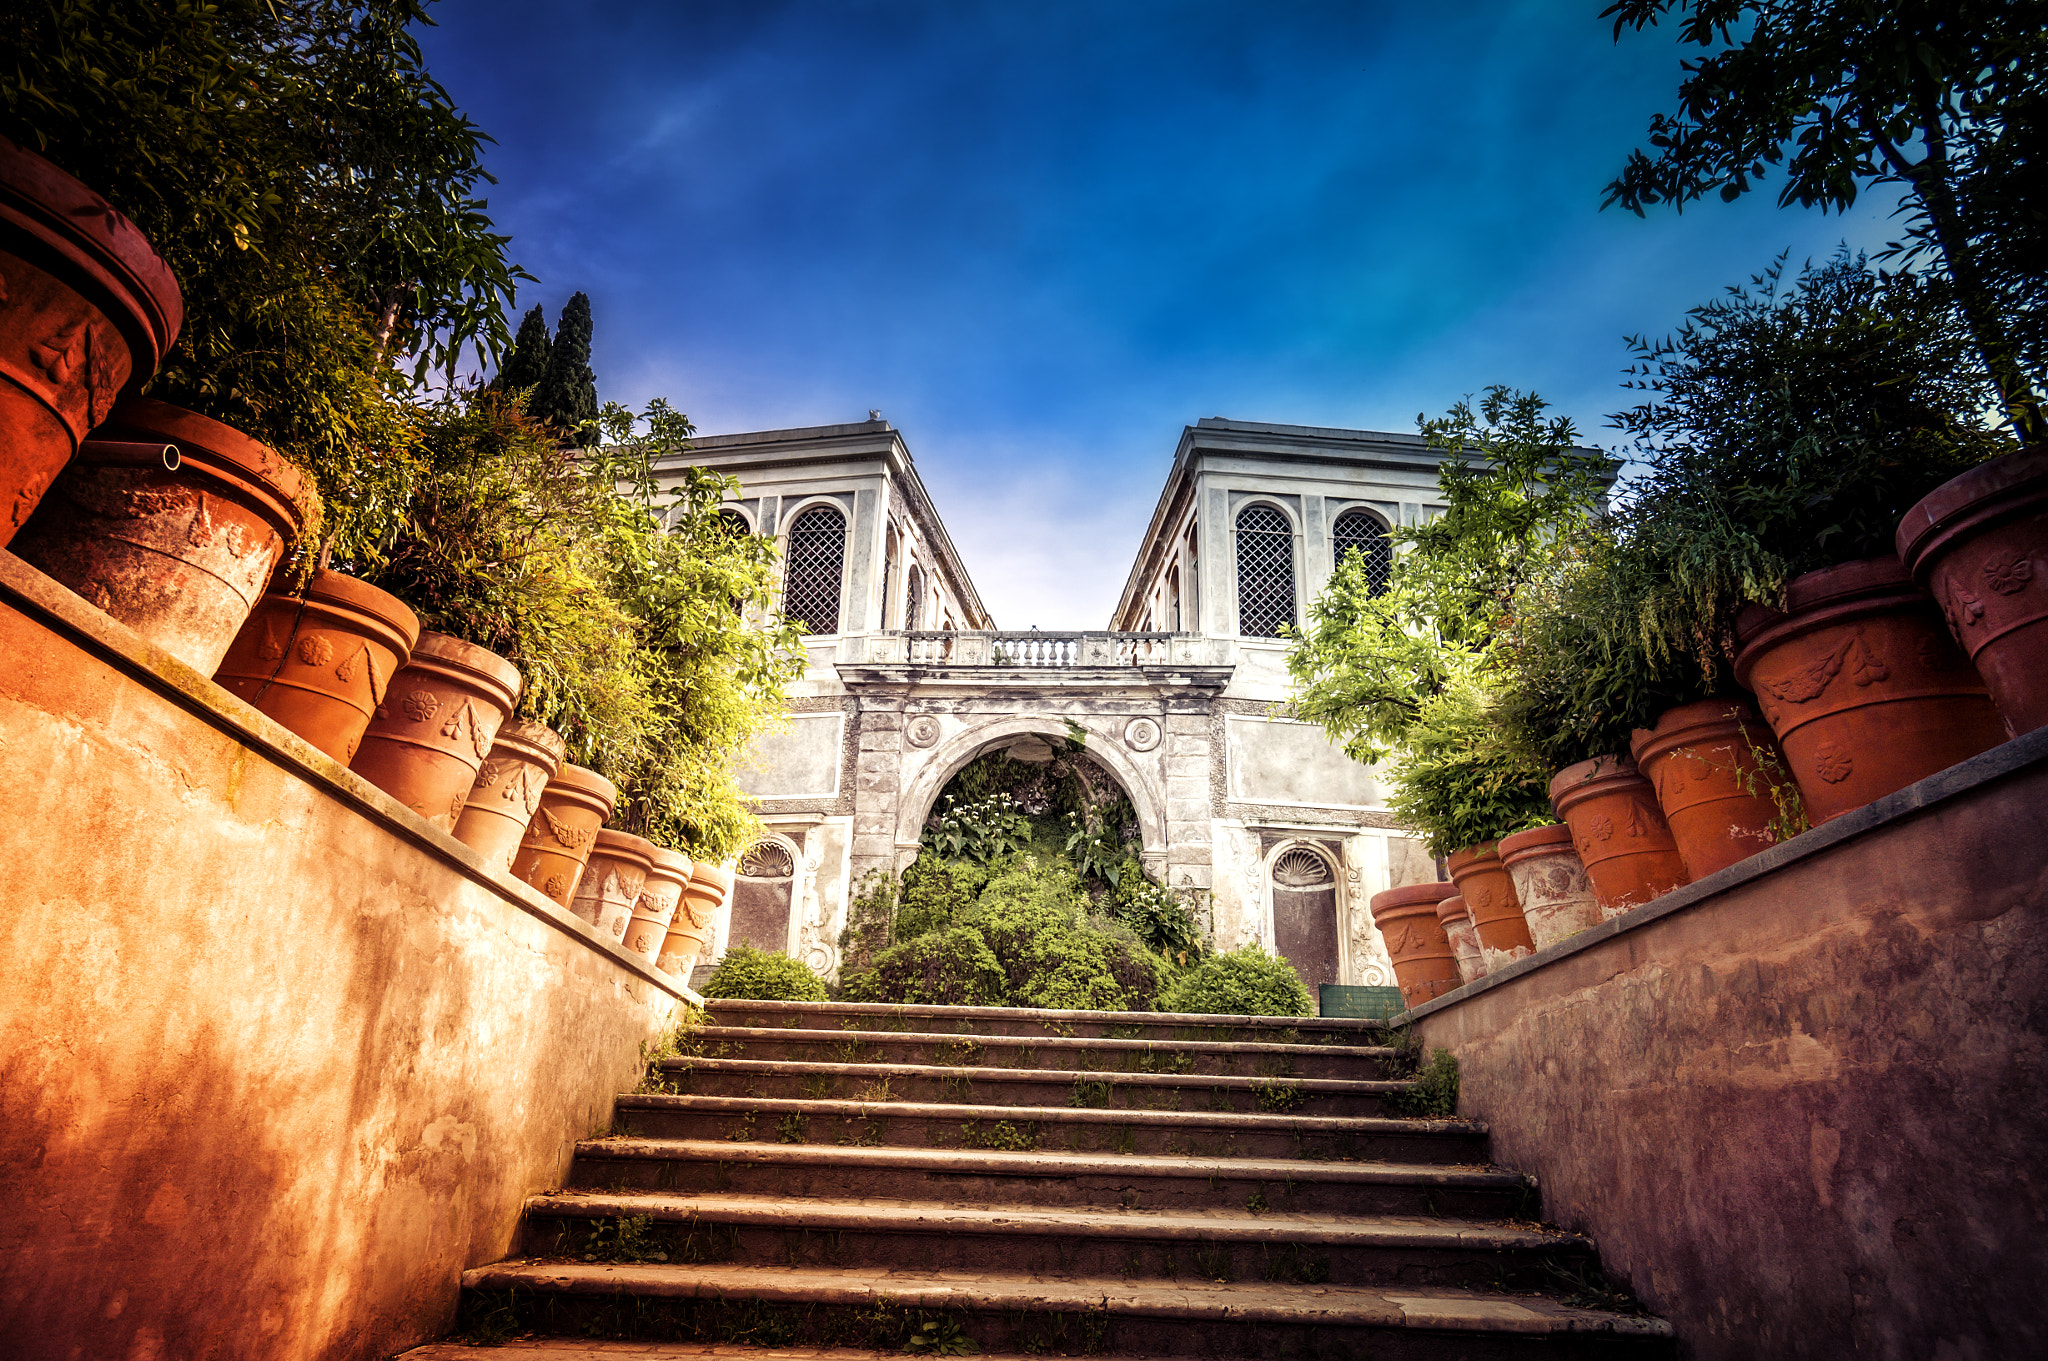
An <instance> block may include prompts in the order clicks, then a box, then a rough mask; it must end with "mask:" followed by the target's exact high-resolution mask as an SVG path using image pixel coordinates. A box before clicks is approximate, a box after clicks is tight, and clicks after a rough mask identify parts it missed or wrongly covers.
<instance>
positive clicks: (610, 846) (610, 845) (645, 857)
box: [590, 827, 654, 869]
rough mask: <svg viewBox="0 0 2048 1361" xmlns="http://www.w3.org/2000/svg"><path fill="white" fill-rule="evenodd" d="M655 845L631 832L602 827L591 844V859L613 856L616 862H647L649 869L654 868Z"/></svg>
mask: <svg viewBox="0 0 2048 1361" xmlns="http://www.w3.org/2000/svg"><path fill="white" fill-rule="evenodd" d="M653 852H654V843H653V842H651V841H649V840H648V839H647V838H646V837H641V836H635V835H633V834H632V833H631V832H621V831H619V830H617V829H616V828H612V827H600V828H598V830H597V836H596V837H595V838H593V839H592V841H591V843H590V857H591V859H593V860H595V859H596V858H597V857H598V856H600V855H608V856H611V857H612V858H613V859H615V860H624V859H633V860H641V861H645V862H646V864H647V867H648V868H649V869H652V868H653V866H654V854H653Z"/></svg>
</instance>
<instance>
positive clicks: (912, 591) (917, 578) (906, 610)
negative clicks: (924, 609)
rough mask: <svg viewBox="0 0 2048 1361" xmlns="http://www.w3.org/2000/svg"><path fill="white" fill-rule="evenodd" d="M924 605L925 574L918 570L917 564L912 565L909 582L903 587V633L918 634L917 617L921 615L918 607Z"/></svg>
mask: <svg viewBox="0 0 2048 1361" xmlns="http://www.w3.org/2000/svg"><path fill="white" fill-rule="evenodd" d="M923 603H924V573H923V572H921V571H919V570H918V567H917V564H916V563H912V564H911V565H910V572H909V580H908V581H906V582H905V583H904V587H903V631H904V632H905V633H914V632H916V630H917V616H918V615H919V614H920V613H921V611H920V610H919V608H918V607H919V606H920V605H922V604H923Z"/></svg>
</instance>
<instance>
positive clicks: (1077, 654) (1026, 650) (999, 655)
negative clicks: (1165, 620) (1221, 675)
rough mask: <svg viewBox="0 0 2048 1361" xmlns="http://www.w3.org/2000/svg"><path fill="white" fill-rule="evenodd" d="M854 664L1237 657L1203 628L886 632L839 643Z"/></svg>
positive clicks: (1081, 665)
mask: <svg viewBox="0 0 2048 1361" xmlns="http://www.w3.org/2000/svg"><path fill="white" fill-rule="evenodd" d="M837 660H838V661H839V662H840V663H841V664H844V665H853V666H912V667H948V668H951V667H1001V668H1006V669H1010V670H1028V671H1072V670H1080V669H1087V668H1096V667H1177V666H1187V667H1213V666H1229V665H1231V664H1232V663H1233V662H1234V661H1235V660H1236V659H1235V657H1234V655H1233V644H1232V642H1231V640H1230V639H1228V638H1209V637H1205V636H1203V635H1201V634H1197V633H1110V632H1083V633H1046V632H1042V631H1040V630H1038V629H1031V630H1027V631H1024V632H993V631H968V630H959V631H956V630H950V629H949V630H945V631H942V632H941V631H929V630H926V631H917V632H909V633H905V632H900V631H888V632H877V633H864V634H857V635H853V636H849V637H845V638H842V639H840V640H839V655H838V659H837Z"/></svg>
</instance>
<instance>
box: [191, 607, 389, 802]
mask: <svg viewBox="0 0 2048 1361" xmlns="http://www.w3.org/2000/svg"><path fill="white" fill-rule="evenodd" d="M419 636H420V621H419V618H418V617H417V616H416V615H414V614H413V612H412V611H411V610H409V609H407V608H406V607H405V602H403V601H401V600H400V599H399V598H398V597H397V596H395V595H392V594H390V593H389V592H386V591H380V590H378V589H377V588H376V587H375V586H372V585H369V584H368V583H367V582H361V581H357V580H356V579H355V578H354V577H349V576H343V575H342V574H341V573H340V572H328V571H319V572H315V573H314V574H313V579H312V580H311V581H309V582H307V583H306V586H305V588H304V590H302V591H300V592H297V593H292V594H271V595H266V596H264V597H263V599H262V600H260V601H258V602H257V604H256V610H255V612H254V613H253V614H251V615H250V616H249V622H248V623H246V624H244V625H242V631H241V632H240V633H238V634H236V635H235V641H234V643H233V644H232V645H230V646H229V648H228V651H227V656H225V657H223V658H222V659H221V664H220V670H218V671H216V672H215V673H214V676H213V679H214V683H215V684H217V685H219V686H220V687H221V688H223V689H225V690H226V691H227V692H228V693H229V694H232V695H234V696H236V697H237V698H240V699H245V700H247V701H248V702H249V703H250V704H252V705H254V706H255V707H256V708H257V709H258V710H260V711H262V712H263V713H265V714H268V715H269V716H270V717H271V718H274V719H276V720H277V721H278V722H279V723H281V724H283V725H284V726H285V727H287V728H289V729H291V730H292V731H293V732H295V733H297V734H298V735H299V736H301V737H303V738H305V739H306V740H307V741H308V742H310V743H312V744H313V745H314V746H316V747H318V748H319V749H320V750H321V751H324V752H326V753H327V754H328V755H329V756H332V757H333V758H334V759H335V760H337V761H339V762H341V763H342V764H343V765H347V764H348V763H349V761H351V760H352V759H354V757H355V754H356V747H357V745H358V744H360V743H361V741H362V739H363V730H364V729H365V728H367V727H369V725H370V717H371V715H373V714H374V713H376V711H377V706H378V705H380V704H382V703H383V702H384V692H385V691H386V690H388V689H390V687H391V678H392V677H393V676H396V675H397V674H398V671H399V668H400V667H402V666H404V665H405V663H406V661H407V659H408V658H410V657H411V656H412V645H413V643H414V642H415V641H416V640H417V639H418V638H419Z"/></svg>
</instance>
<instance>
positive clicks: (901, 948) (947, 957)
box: [843, 926, 1009, 1007]
mask: <svg viewBox="0 0 2048 1361" xmlns="http://www.w3.org/2000/svg"><path fill="white" fill-rule="evenodd" d="M843 994H844V996H845V999H846V1000H847V1001H849V1002H895V1003H899V1004H902V1005H908V1006H940V1007H999V1006H1006V1005H1009V1003H1008V1002H1007V1000H1006V999H1007V998H1008V997H1009V988H1008V984H1007V981H1006V979H1005V976H1004V973H1003V968H1002V965H1001V964H1000V963H999V962H998V961H997V959H996V957H995V954H994V952H993V951H991V950H990V949H989V948H988V944H987V942H986V941H984V940H983V939H982V938H981V933H980V932H978V931H976V930H974V929H973V928H972V927H967V926H955V927H951V928H941V929H939V930H936V931H931V932H928V933H925V934H921V935H918V936H916V937H913V938H911V939H909V940H906V941H904V942H903V943H902V944H900V945H892V946H890V947H889V948H888V949H886V950H883V951H882V952H881V953H880V954H878V955H876V956H875V957H874V960H873V962H872V964H870V965H869V966H868V967H867V968H865V969H863V970H861V971H860V972H857V973H854V974H851V975H850V976H849V977H848V978H847V982H846V986H845V988H844V990H843Z"/></svg>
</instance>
